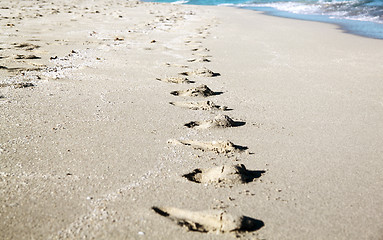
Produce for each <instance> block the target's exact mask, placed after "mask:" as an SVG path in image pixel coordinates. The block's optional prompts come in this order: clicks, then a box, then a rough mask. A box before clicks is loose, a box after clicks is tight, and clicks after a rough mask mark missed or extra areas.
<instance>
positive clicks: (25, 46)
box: [13, 43, 40, 51]
mask: <svg viewBox="0 0 383 240" xmlns="http://www.w3.org/2000/svg"><path fill="white" fill-rule="evenodd" d="M13 45H15V48H22V49H24V50H27V51H31V50H33V49H36V48H39V47H40V46H38V45H34V44H31V43H20V44H17V43H14V44H13Z"/></svg>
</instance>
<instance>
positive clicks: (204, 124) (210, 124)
mask: <svg viewBox="0 0 383 240" xmlns="http://www.w3.org/2000/svg"><path fill="white" fill-rule="evenodd" d="M245 124H246V122H241V121H234V120H233V119H231V118H230V117H229V116H227V115H222V114H220V115H218V116H216V117H215V118H214V119H212V120H206V121H191V122H189V123H186V124H185V125H184V126H186V127H188V128H195V129H207V128H228V127H239V126H243V125H245Z"/></svg>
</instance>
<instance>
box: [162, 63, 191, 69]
mask: <svg viewBox="0 0 383 240" xmlns="http://www.w3.org/2000/svg"><path fill="white" fill-rule="evenodd" d="M165 65H166V66H168V67H179V68H189V66H186V65H182V64H177V63H165Z"/></svg>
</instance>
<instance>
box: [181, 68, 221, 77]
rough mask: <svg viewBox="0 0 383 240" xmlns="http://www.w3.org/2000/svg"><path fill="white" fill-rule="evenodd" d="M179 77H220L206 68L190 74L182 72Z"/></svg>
mask: <svg viewBox="0 0 383 240" xmlns="http://www.w3.org/2000/svg"><path fill="white" fill-rule="evenodd" d="M180 75H185V76H193V75H195V76H200V77H217V76H221V74H219V73H215V72H213V71H211V70H209V69H207V68H201V69H196V70H194V71H191V72H182V73H180Z"/></svg>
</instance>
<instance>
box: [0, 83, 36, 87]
mask: <svg viewBox="0 0 383 240" xmlns="http://www.w3.org/2000/svg"><path fill="white" fill-rule="evenodd" d="M34 86H35V85H34V84H33V83H30V82H25V83H0V88H2V87H13V88H27V87H34Z"/></svg>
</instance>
